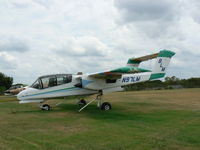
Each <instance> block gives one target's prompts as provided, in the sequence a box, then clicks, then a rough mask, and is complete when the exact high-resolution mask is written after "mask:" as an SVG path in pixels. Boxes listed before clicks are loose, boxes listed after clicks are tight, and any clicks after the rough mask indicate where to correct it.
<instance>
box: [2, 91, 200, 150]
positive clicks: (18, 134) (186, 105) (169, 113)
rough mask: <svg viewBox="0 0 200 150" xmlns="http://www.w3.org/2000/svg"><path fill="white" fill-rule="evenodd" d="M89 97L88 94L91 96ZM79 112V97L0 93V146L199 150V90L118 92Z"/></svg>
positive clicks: (14, 149)
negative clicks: (42, 99) (29, 100)
mask: <svg viewBox="0 0 200 150" xmlns="http://www.w3.org/2000/svg"><path fill="white" fill-rule="evenodd" d="M89 99H91V97H89ZM104 100H105V101H108V102H111V104H112V107H113V109H112V110H111V111H101V110H99V109H97V108H96V103H93V104H91V105H89V106H88V107H87V108H86V109H85V110H83V111H82V112H81V113H79V112H78V111H77V110H78V107H77V105H76V102H77V100H74V99H70V100H68V99H60V100H57V101H56V100H53V101H49V103H50V104H51V105H52V106H55V105H56V103H59V102H62V103H61V104H59V105H58V106H57V107H54V108H53V110H52V111H48V112H47V111H42V110H40V109H39V108H38V107H37V104H18V101H16V99H15V98H14V97H6V96H0V150H168V149H170V150H199V149H200V89H183V90H162V91H159V90H157V91H139V92H118V93H112V94H108V95H105V96H104Z"/></svg>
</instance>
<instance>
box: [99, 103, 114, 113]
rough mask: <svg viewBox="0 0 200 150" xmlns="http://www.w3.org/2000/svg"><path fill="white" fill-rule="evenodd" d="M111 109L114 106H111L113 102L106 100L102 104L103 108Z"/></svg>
mask: <svg viewBox="0 0 200 150" xmlns="http://www.w3.org/2000/svg"><path fill="white" fill-rule="evenodd" d="M111 109H112V106H111V104H110V103H108V102H104V103H103V104H102V105H101V110H105V111H107V110H111Z"/></svg>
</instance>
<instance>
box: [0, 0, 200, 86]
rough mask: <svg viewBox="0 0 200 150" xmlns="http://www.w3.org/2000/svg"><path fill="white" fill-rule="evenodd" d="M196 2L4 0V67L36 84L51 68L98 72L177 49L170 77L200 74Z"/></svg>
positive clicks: (0, 39)
mask: <svg viewBox="0 0 200 150" xmlns="http://www.w3.org/2000/svg"><path fill="white" fill-rule="evenodd" d="M199 8H200V5H199V2H198V1H197V0H192V2H191V1H185V0H178V1H172V0H161V1H160V0H159V1H153V2H151V3H149V0H141V1H136V0H95V1H92V0H84V1H82V0H76V1H74V0H67V1H66V0H59V1H56V0H10V1H1V2H0V14H1V15H0V29H1V30H0V63H1V66H0V69H1V70H0V71H1V72H4V73H6V74H8V75H11V76H13V77H14V81H15V82H24V83H29V84H30V83H31V82H33V81H34V80H35V79H36V78H37V76H40V75H44V74H50V73H71V72H72V73H76V72H78V71H83V72H93V71H99V70H104V69H108V68H115V67H119V66H122V65H125V64H126V61H127V60H128V58H129V57H134V56H141V55H145V54H150V53H154V52H157V51H159V50H160V49H171V50H174V51H175V52H177V55H175V57H174V59H173V62H172V63H173V64H171V65H170V68H169V70H168V75H176V76H178V77H182V78H188V77H191V76H199V75H200V71H198V70H196V68H197V67H198V65H199V64H200V62H199V59H198V58H199V56H200V50H199V39H200V26H199V20H200V19H199V18H200V17H199V16H200V15H199V13H198V10H199Z"/></svg>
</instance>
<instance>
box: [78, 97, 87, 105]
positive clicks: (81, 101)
mask: <svg viewBox="0 0 200 150" xmlns="http://www.w3.org/2000/svg"><path fill="white" fill-rule="evenodd" d="M86 104H87V102H86V101H85V100H84V99H81V100H80V101H79V102H78V105H79V106H81V107H82V106H85V105H86Z"/></svg>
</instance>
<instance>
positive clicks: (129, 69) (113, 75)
mask: <svg viewBox="0 0 200 150" xmlns="http://www.w3.org/2000/svg"><path fill="white" fill-rule="evenodd" d="M139 72H150V70H147V69H142V68H137V67H133V66H126V67H121V68H117V69H113V70H108V71H102V72H96V73H91V74H88V76H89V77H94V78H100V79H119V78H121V76H122V74H128V73H139Z"/></svg>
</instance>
